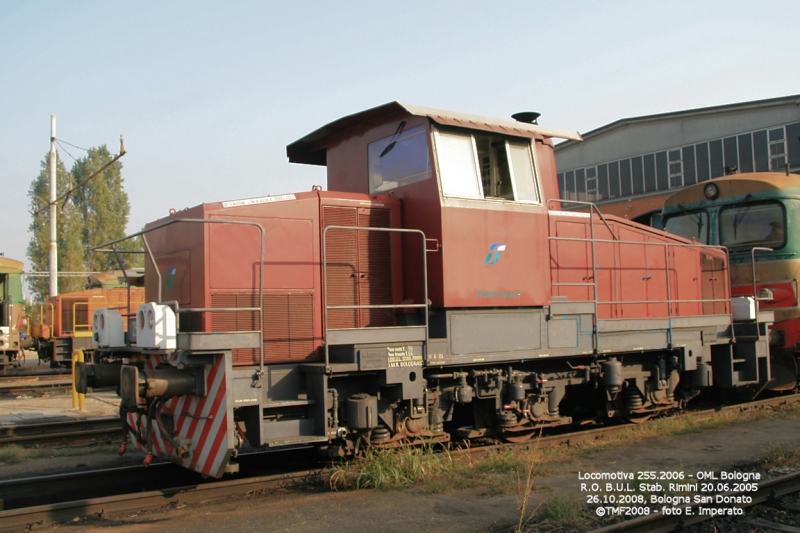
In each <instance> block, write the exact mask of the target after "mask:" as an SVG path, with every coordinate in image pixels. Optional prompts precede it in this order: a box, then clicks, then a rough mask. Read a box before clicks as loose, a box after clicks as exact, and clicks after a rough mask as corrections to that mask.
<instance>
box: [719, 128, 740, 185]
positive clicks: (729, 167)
mask: <svg viewBox="0 0 800 533" xmlns="http://www.w3.org/2000/svg"><path fill="white" fill-rule="evenodd" d="M722 144H723V146H724V147H725V175H726V176H728V175H730V174H736V173H737V172H739V152H738V151H737V150H736V137H726V138H725V139H724V140H723V141H722Z"/></svg>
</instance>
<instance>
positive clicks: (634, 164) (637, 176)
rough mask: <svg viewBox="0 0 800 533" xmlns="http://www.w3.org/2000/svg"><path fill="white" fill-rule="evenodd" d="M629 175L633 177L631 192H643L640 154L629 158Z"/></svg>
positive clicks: (642, 168)
mask: <svg viewBox="0 0 800 533" xmlns="http://www.w3.org/2000/svg"><path fill="white" fill-rule="evenodd" d="M631 175H632V177H633V194H642V193H643V192H644V167H643V166H642V156H636V157H632V158H631Z"/></svg>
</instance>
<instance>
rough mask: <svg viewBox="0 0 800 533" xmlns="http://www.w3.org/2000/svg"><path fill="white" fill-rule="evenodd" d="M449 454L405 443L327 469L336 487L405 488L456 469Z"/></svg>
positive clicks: (327, 477)
mask: <svg viewBox="0 0 800 533" xmlns="http://www.w3.org/2000/svg"><path fill="white" fill-rule="evenodd" d="M452 465H453V461H452V458H451V457H450V454H448V453H446V452H445V453H441V454H437V453H434V450H433V447H430V446H427V447H412V446H403V447H401V448H397V449H387V450H368V451H367V452H366V453H365V454H364V455H363V456H362V457H360V458H359V459H357V460H355V461H342V462H340V463H337V464H335V465H333V466H331V467H329V468H328V469H326V471H325V472H323V479H324V480H325V482H326V483H327V485H328V486H329V487H330V488H331V489H332V490H347V489H365V488H375V489H379V490H386V489H393V488H402V487H407V486H409V485H412V484H414V483H419V482H423V481H428V480H432V479H434V478H436V477H438V476H440V475H442V474H444V473H446V472H449V471H450V470H452Z"/></svg>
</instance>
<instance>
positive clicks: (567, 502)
mask: <svg viewBox="0 0 800 533" xmlns="http://www.w3.org/2000/svg"><path fill="white" fill-rule="evenodd" d="M538 518H540V519H541V520H542V521H544V520H550V521H553V522H557V523H559V524H563V525H565V526H569V527H573V528H578V529H583V528H585V527H586V526H587V525H588V524H589V523H590V521H591V520H592V515H591V513H590V512H589V510H588V508H587V507H586V505H585V504H584V503H583V502H581V501H580V500H578V499H577V498H574V497H560V496H557V497H555V498H552V499H551V500H549V501H548V502H546V503H544V504H543V505H542V506H541V507H540V508H539V510H538Z"/></svg>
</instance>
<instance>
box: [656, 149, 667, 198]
mask: <svg viewBox="0 0 800 533" xmlns="http://www.w3.org/2000/svg"><path fill="white" fill-rule="evenodd" d="M656 180H657V181H658V190H659V191H666V190H667V189H669V170H668V166H667V152H658V153H657V154H656Z"/></svg>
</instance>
